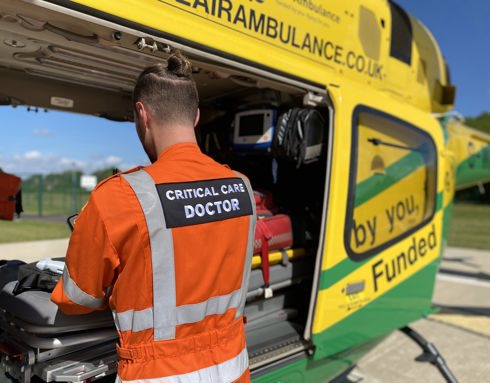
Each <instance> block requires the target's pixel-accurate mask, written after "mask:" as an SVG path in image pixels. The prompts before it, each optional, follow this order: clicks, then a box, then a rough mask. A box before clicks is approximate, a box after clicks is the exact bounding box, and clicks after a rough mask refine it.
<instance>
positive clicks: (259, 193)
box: [254, 190, 278, 217]
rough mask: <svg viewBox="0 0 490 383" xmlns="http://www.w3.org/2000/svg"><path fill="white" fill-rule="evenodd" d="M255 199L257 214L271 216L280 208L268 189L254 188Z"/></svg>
mask: <svg viewBox="0 0 490 383" xmlns="http://www.w3.org/2000/svg"><path fill="white" fill-rule="evenodd" d="M254 199H255V207H256V211H257V216H259V217H270V216H271V215H273V214H275V213H277V211H278V209H277V206H276V205H275V203H274V198H273V196H272V192H270V191H268V190H254Z"/></svg>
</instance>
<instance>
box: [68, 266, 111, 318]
mask: <svg viewBox="0 0 490 383" xmlns="http://www.w3.org/2000/svg"><path fill="white" fill-rule="evenodd" d="M62 280H63V290H64V293H65V295H66V296H67V297H68V298H70V300H71V301H72V302H74V303H76V304H77V305H80V306H85V307H90V308H92V309H96V308H99V307H100V306H102V304H103V303H104V301H105V296H103V297H102V298H96V297H93V296H92V295H90V294H87V293H86V292H85V291H83V290H82V289H81V288H80V287H78V286H77V284H76V283H75V281H74V280H73V279H71V277H70V273H69V271H68V266H67V265H65V268H64V270H63V278H62Z"/></svg>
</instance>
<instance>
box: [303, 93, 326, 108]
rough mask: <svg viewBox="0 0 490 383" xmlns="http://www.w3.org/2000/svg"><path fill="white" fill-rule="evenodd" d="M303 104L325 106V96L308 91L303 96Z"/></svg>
mask: <svg viewBox="0 0 490 383" xmlns="http://www.w3.org/2000/svg"><path fill="white" fill-rule="evenodd" d="M303 105H304V106H313V107H317V106H326V105H327V96H326V95H325V94H317V93H313V92H308V93H306V94H305V95H304V97H303Z"/></svg>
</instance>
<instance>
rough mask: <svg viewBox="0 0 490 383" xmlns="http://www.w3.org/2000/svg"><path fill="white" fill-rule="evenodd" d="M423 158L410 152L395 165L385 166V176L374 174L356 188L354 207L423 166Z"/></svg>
mask: <svg viewBox="0 0 490 383" xmlns="http://www.w3.org/2000/svg"><path fill="white" fill-rule="evenodd" d="M424 164H425V161H424V157H423V156H422V155H421V154H420V153H419V152H417V151H412V152H410V153H409V154H407V155H406V156H404V157H402V158H401V159H400V160H398V161H396V162H395V163H393V164H391V165H390V166H387V167H386V169H385V174H374V175H373V176H371V177H369V178H368V179H366V180H364V181H362V182H361V183H359V184H358V185H357V186H356V196H355V203H354V204H355V207H358V206H360V205H362V204H363V203H365V202H366V201H369V200H370V199H371V198H373V197H376V196H377V195H379V194H380V193H381V192H383V191H384V190H386V189H388V188H389V187H390V186H393V185H394V184H396V183H397V182H400V180H401V179H403V178H404V177H406V176H408V175H410V174H411V173H413V172H414V171H415V170H417V169H418V168H420V167H422V166H424Z"/></svg>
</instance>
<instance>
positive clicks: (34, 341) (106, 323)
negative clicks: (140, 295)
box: [0, 249, 312, 383]
mask: <svg viewBox="0 0 490 383" xmlns="http://www.w3.org/2000/svg"><path fill="white" fill-rule="evenodd" d="M304 255H305V252H304V251H303V250H298V249H289V250H283V251H277V252H274V253H271V254H270V256H269V258H270V288H271V289H272V290H273V291H274V296H273V297H272V298H270V299H267V300H264V299H261V298H262V297H263V292H264V281H263V274H262V270H261V268H260V267H261V263H260V257H259V256H255V257H254V258H253V262H252V265H253V267H252V270H251V273H250V280H249V288H248V293H247V305H246V307H245V315H246V317H247V320H248V321H247V324H246V331H247V342H248V343H249V354H250V358H251V360H258V361H260V357H261V350H262V349H263V348H262V347H261V344H262V343H263V339H264V333H266V334H267V335H268V336H269V338H270V336H274V337H275V338H274V339H275V340H277V342H279V343H281V342H282V343H284V342H286V344H287V342H292V341H294V340H297V339H299V335H298V334H299V333H298V331H297V329H295V327H294V325H292V324H291V322H290V320H292V319H294V318H295V317H296V316H297V315H298V313H297V311H296V310H293V309H289V308H287V307H286V304H285V296H284V294H283V293H282V292H283V291H284V289H286V288H287V287H289V286H293V285H295V284H297V283H300V282H301V281H303V280H305V279H306V278H308V275H311V270H310V269H311V267H312V265H311V259H309V258H308V257H304ZM9 275H10V278H7V279H12V278H11V276H12V273H10V274H9ZM15 284H16V281H12V280H10V281H8V280H3V281H2V280H1V278H0V287H1V286H2V285H3V288H2V289H1V291H0V355H2V357H1V365H2V368H3V369H4V371H5V372H6V373H7V374H8V375H9V376H11V377H12V378H13V379H14V380H15V381H18V382H22V383H29V382H31V378H32V377H33V376H37V377H39V378H41V379H42V380H44V381H46V382H53V381H58V382H60V381H66V382H84V381H92V380H95V379H99V378H102V377H104V376H108V375H111V374H114V373H115V371H116V369H117V354H116V351H115V344H116V339H117V332H116V330H115V328H114V322H113V319H112V314H111V312H110V311H109V310H106V311H100V312H95V313H91V314H87V315H78V316H69V315H64V314H62V313H61V312H60V311H58V307H57V306H56V305H55V304H54V303H52V302H51V301H50V293H48V292H44V291H26V292H23V293H21V294H19V295H17V296H14V295H13V293H12V291H13V289H14V286H15ZM271 334H272V335H271ZM274 334H276V335H277V337H276V335H274ZM284 334H287V336H286V337H285V335H284ZM276 338H277V339H276ZM269 344H270V341H269Z"/></svg>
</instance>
